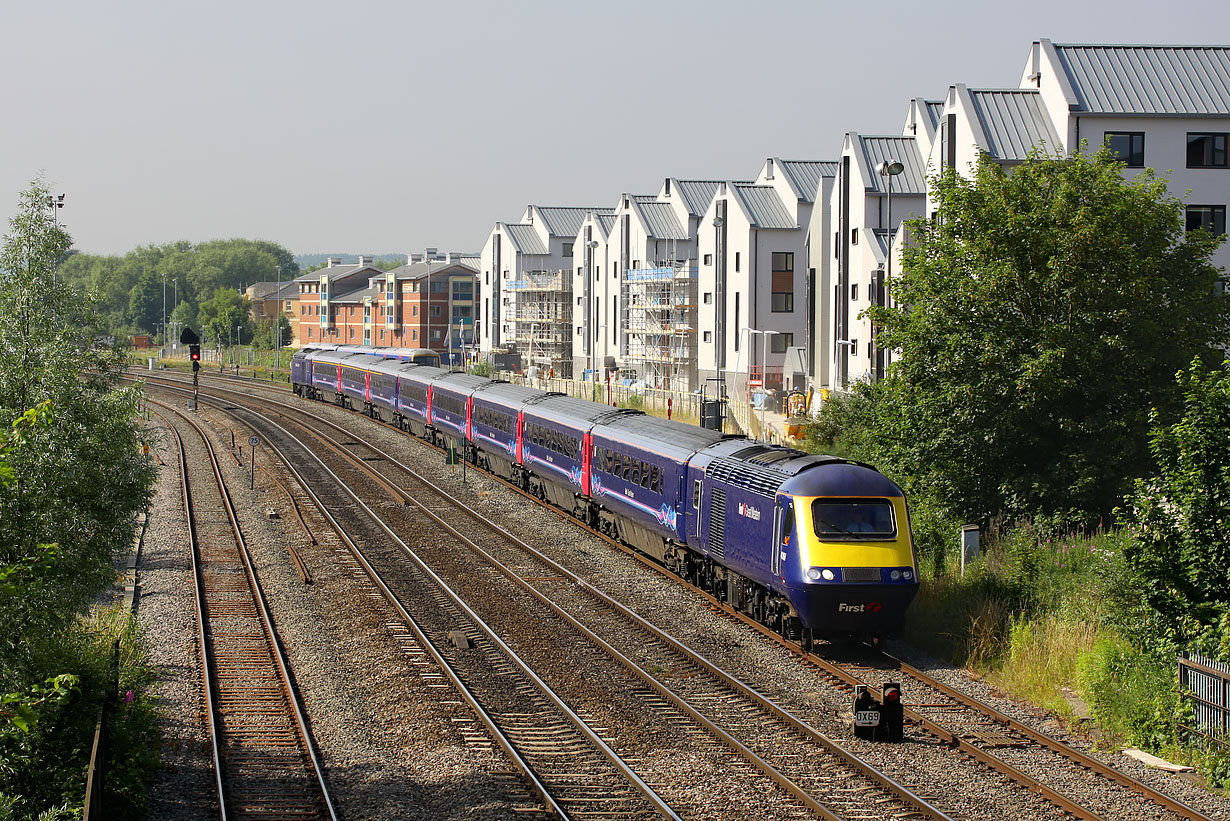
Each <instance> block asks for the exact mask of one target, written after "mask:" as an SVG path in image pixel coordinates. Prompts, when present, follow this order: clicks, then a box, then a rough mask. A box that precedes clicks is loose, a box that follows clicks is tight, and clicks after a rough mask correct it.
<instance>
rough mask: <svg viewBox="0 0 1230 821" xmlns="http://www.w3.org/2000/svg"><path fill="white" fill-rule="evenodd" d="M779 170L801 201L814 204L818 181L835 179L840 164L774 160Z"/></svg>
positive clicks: (824, 161)
mask: <svg viewBox="0 0 1230 821" xmlns="http://www.w3.org/2000/svg"><path fill="white" fill-rule="evenodd" d="M775 162H776V164H777V167H778V169H780V170H781V171H782V172H783V173H784V174H785V175H786V177H787V178H788V179H789V180H790V185H791V187H792V188H794V190H795V191H797V192H799V195H800V197H801V198H802V199H804V200H806V201H807V202H815V201H816V194H817V193H818V192H819V191H820V181H821V180H822V179H824V178H825V177H836V176H837V169H838V167H839V165H840V163H837V162H830V161H827V160H775Z"/></svg>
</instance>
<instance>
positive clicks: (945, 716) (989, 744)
mask: <svg viewBox="0 0 1230 821" xmlns="http://www.w3.org/2000/svg"><path fill="white" fill-rule="evenodd" d="M347 435H351V434H347ZM416 441H419V440H416ZM514 490H515V488H514ZM416 492H421V491H417V490H416ZM518 492H519V491H518ZM548 509H550V510H551V511H552V512H553V513H555V514H556V515H557V516H559V517H560V518H561V519H566V520H568V521H570V522H572V521H573V520H572V519H571V518H570V517H569V516H567V515H566V514H563V513H562V512H558V511H555V510H554V509H553V508H548ZM599 537H600V538H604V539H605V537H601V536H599ZM606 541H608V542H609V543H610V544H612V545H614V546H616V547H617V548H619V549H620V550H622V551H624V552H625V553H628V554H629V555H632V556H634V557H635V558H636V559H637V560H638V561H640V562H641V563H642V564H644V565H646V566H647V567H651V568H653V569H654V570H656V571H657V572H659V573H662V574H663V575H664V576H666V577H668V578H670V579H672V580H675V581H677V582H678V583H679V584H683V585H685V586H687V587H689V588H690V589H692V590H694V591H696V592H700V593H701V594H702V595H703V596H705V597H706V598H707V599H708V600H709V603H710V606H711V608H712V609H714V610H716V611H718V612H720V613H722V614H723V615H725V616H727V617H729V618H732V619H736V620H739V621H741V622H743V623H746V624H748V625H750V626H752V627H753V628H755V629H756V630H758V631H760V632H762V633H764V634H765V635H768V636H770V637H772V638H773V639H775V640H776V641H778V642H780V643H782V644H784V645H786V646H788V647H789V648H790V649H791V651H792V652H794V653H797V654H799V655H800V657H801V658H803V659H804V660H806V661H807V663H809V664H813V665H815V666H816V667H817V669H819V670H821V671H822V673H823V675H825V676H827V677H828V678H829V680H830V681H832V682H834V683H836V684H838V685H839V686H841V687H852V686H853V685H855V684H857V683H870V684H873V685H876V684H878V683H879V681H882V680H884V679H885V678H888V677H892V676H897V675H904V676H907V677H908V678H910V679H913V682H911V683H909V684H907V689H906V692H907V695H908V696H913V697H914V698H913V701H914V703H916V704H918V703H926V704H929V705H940V706H934V707H931V708H929V709H928V710H926V711H920V710H910V711H909V712H907V717H908V719H909V720H910V721H911V723H913V724H914V725H915V726H918V727H920V728H921V729H923V730H924V731H925V732H926V733H928V734H929V735H931V736H933V737H934V738H936V739H938V740H939V741H940V742H941V743H942V744H944V745H946V746H948V747H950V748H952V749H953V750H954V752H955V754H956V755H958V756H960V757H965V758H969V759H972V760H975V761H978V762H979V763H980V764H981V765H983V766H985V767H989V768H991V769H993V770H994V771H996V772H998V773H1000V774H1002V775H1004V776H1006V777H1007V778H1009V779H1011V780H1013V781H1014V782H1016V783H1017V784H1019V785H1020V786H1021V787H1022V788H1024V789H1027V790H1030V791H1032V792H1034V793H1036V794H1037V795H1040V796H1042V797H1044V798H1045V799H1046V800H1047V801H1048V802H1050V804H1051V805H1052V807H1054V808H1057V809H1058V810H1060V811H1062V812H1064V813H1066V814H1070V815H1072V816H1074V817H1078V818H1089V819H1094V818H1102V817H1126V818H1150V817H1156V818H1159V819H1169V818H1175V817H1179V818H1188V819H1207V818H1208V816H1205V815H1203V814H1201V813H1200V812H1198V811H1196V810H1194V809H1192V808H1191V807H1188V806H1186V805H1184V804H1183V803H1181V802H1179V801H1176V800H1175V799H1173V798H1171V797H1169V796H1167V795H1165V794H1164V793H1161V792H1160V791H1157V790H1154V789H1153V788H1151V787H1149V786H1147V785H1145V784H1142V783H1140V782H1138V781H1136V780H1135V779H1132V778H1131V777H1129V776H1127V775H1125V774H1124V773H1122V772H1120V771H1118V770H1115V769H1114V768H1112V767H1108V766H1107V765H1105V764H1102V763H1101V762H1099V761H1097V760H1096V759H1093V758H1091V757H1089V756H1087V755H1085V754H1084V753H1081V752H1080V751H1078V750H1075V749H1072V748H1070V747H1068V746H1067V745H1064V744H1062V743H1060V742H1058V741H1055V740H1054V739H1051V738H1049V737H1047V736H1045V735H1044V734H1042V733H1038V732H1037V731H1035V730H1032V729H1030V728H1028V727H1026V726H1025V725H1023V724H1021V723H1020V722H1017V721H1015V720H1014V719H1012V718H1011V717H1009V716H1006V715H1004V714H1002V713H1000V712H998V711H995V710H993V709H992V708H990V707H988V706H986V705H983V704H981V703H979V702H977V701H975V700H973V699H970V698H969V697H968V696H964V694H962V693H960V692H959V691H956V690H953V689H952V688H949V687H947V686H946V685H943V684H942V683H940V682H936V681H934V680H933V679H930V677H927V676H926V675H925V674H923V673H922V672H921V671H917V670H915V669H914V668H911V667H909V666H908V665H904V664H901V663H900V662H897V661H896V660H895V659H888V658H884V659H880V660H879V661H872V662H870V663H869V664H868V665H864V666H863V668H862V669H861V671H856V670H855V669H854V668H853V667H850V666H847V667H846V669H844V670H842V669H841V668H840V667H839V666H838V665H835V664H834V663H833V662H832V661H830V660H827V659H824V658H822V657H820V656H818V655H815V654H808V653H803V652H802V649H801V648H799V647H798V646H797V645H794V644H793V643H791V642H787V641H785V640H784V639H783V638H782V637H781V636H779V635H778V634H776V633H775V632H773V631H771V630H769V629H768V628H765V627H763V626H762V625H759V624H758V623H756V622H754V621H752V620H750V619H748V618H747V617H745V616H744V615H743V614H741V613H736V612H734V611H733V610H731V608H729V607H728V606H726V605H725V604H723V603H722V602H719V601H718V600H716V599H715V598H713V597H712V596H710V595H709V594H708V593H707V592H706V591H703V590H699V589H698V588H694V587H691V586H690V585H687V584H686V582H683V581H682V580H678V579H676V577H674V576H673V575H671V574H669V573H666V572H665V571H663V570H662V569H661V568H659V567H658V566H657V565H655V564H653V563H652V562H649V561H647V560H645V559H644V558H643V557H641V556H640V555H639V554H636V553H635V552H634V551H630V550H628V549H627V548H625V547H623V546H622V545H619V544H617V543H615V542H611V541H610V540H609V539H606ZM514 572H515V571H514ZM522 575H526V574H522ZM540 575H541V574H540ZM555 575H557V571H554V570H552V571H550V575H548V576H545V577H544V578H552V577H553V576H555ZM649 666H651V667H657V668H663V669H669V668H667V667H666V666H665V665H663V664H662V663H661V662H660V661H657V662H649ZM860 672H861V673H862V674H861V675H860ZM890 674H891V675H890ZM920 697H921V701H920ZM958 704H960V705H961V706H960V710H963V711H968V712H969V713H971V714H973V713H975V712H976V714H977V716H978V717H975V718H970V717H966V718H964V719H962V721H961V722H960V723H956V722H954V713H955V712H956V710H957V706H956V705H958ZM907 706H908V705H907ZM950 727H951V728H952V729H950ZM1028 748H1033V749H1044V750H1047V751H1049V754H1050V755H1051V756H1053V762H1052V763H1051V764H1050V765H1049V766H1047V767H1044V768H1042V769H1041V770H1039V769H1038V768H1037V766H1036V765H1031V764H1030V763H1029V762H1025V763H1022V762H1021V761H1020V759H1022V758H1025V756H1021V755H1020V754H1019V751H1020V750H1023V749H1028ZM1018 764H1020V766H1018ZM1031 770H1032V774H1031ZM1090 775H1094V776H1095V777H1096V778H1097V779H1100V780H1101V781H1104V782H1105V784H1106V789H1107V790H1109V791H1111V792H1112V793H1114V796H1115V797H1114V798H1113V800H1112V802H1111V803H1112V804H1113V805H1114V806H1113V807H1111V808H1109V809H1107V810H1105V811H1103V814H1099V810H1097V809H1091V808H1089V807H1086V806H1082V805H1081V803H1079V802H1078V801H1075V800H1072V799H1070V798H1068V797H1067V796H1066V795H1065V794H1064V792H1063V789H1062V785H1063V783H1064V782H1065V781H1071V780H1072V779H1074V778H1082V777H1083V778H1086V779H1087V778H1088V777H1089V776H1090ZM1085 803H1088V802H1087V801H1086V802H1085ZM1124 807H1127V808H1128V809H1126V810H1125V809H1124ZM1124 812H1126V813H1127V814H1126V815H1125V814H1123V813H1124Z"/></svg>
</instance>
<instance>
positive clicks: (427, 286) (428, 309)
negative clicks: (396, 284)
mask: <svg viewBox="0 0 1230 821" xmlns="http://www.w3.org/2000/svg"><path fill="white" fill-rule="evenodd" d="M423 257H424V259H425V260H426V262H427V279H425V280H424V281H423V287H424V288H425V289H426V290H427V304H426V307H424V308H423V310H424V311H426V312H427V350H429V351H430V350H432V347H431V249H430V248H428V249H427V252H426V253H425V254H423Z"/></svg>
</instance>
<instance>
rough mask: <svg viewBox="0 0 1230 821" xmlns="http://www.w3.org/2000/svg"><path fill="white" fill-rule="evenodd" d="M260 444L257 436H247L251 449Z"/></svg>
mask: <svg viewBox="0 0 1230 821" xmlns="http://www.w3.org/2000/svg"><path fill="white" fill-rule="evenodd" d="M260 443H261V440H260V437H259V436H249V437H248V444H249V445H251V446H252V447H256V446H257V445H259V444H260Z"/></svg>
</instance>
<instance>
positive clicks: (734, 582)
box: [291, 348, 918, 646]
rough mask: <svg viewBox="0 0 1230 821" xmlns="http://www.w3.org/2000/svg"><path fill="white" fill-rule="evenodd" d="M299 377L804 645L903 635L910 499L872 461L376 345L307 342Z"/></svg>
mask: <svg viewBox="0 0 1230 821" xmlns="http://www.w3.org/2000/svg"><path fill="white" fill-rule="evenodd" d="M291 382H292V384H293V388H294V391H295V393H296V394H298V395H299V396H302V397H305V398H309V399H316V400H323V401H328V402H333V403H336V404H338V405H340V406H342V407H345V408H349V409H351V410H355V411H359V412H362V413H365V414H367V415H368V416H371V417H373V418H375V419H378V420H381V421H384V422H387V423H390V424H392V425H396V426H397V427H399V428H401V429H402V430H406V431H409V432H411V433H412V434H414V435H415V436H418V437H421V438H423V439H426V440H428V441H431V442H434V443H435V444H437V445H440V446H443V447H451V448H454V449H455V450H456V451H457V452H458V453H461V454H462V455H463V456H464V458H465V459H467V460H468V461H469V462H470V463H472V464H474V465H476V466H478V467H480V468H482V469H484V470H487V471H490V472H491V473H493V474H495V475H497V476H500V477H502V478H504V479H506V480H508V481H510V482H512V483H515V484H516V485H518V486H519V487H521V488H523V489H524V490H526V491H528V492H530V493H532V494H533V495H535V496H537V497H538V498H540V499H542V500H544V501H547V502H550V503H551V504H553V505H556V506H558V507H560V508H562V509H564V510H566V511H568V512H569V513H571V514H572V515H573V516H574V517H576V518H577V519H578V520H580V521H581V522H584V523H585V524H586V525H588V526H590V527H592V528H594V529H596V530H598V531H600V532H602V533H605V534H607V535H609V536H612V537H614V538H616V539H619V540H621V541H622V542H624V543H626V544H628V545H630V546H632V547H635V548H637V549H638V550H640V551H642V552H643V553H645V554H647V555H648V556H650V557H652V558H653V559H655V560H657V561H658V562H660V563H661V564H663V565H664V566H665V567H667V568H668V569H670V570H671V571H673V572H675V573H677V574H679V575H680V576H683V577H684V578H687V579H688V580H690V581H692V582H693V583H695V584H697V585H698V586H700V587H702V588H704V589H707V590H709V591H710V592H711V593H713V594H714V595H715V596H717V597H718V598H719V599H721V600H722V601H725V602H727V603H729V604H730V605H731V606H732V607H734V608H736V609H738V610H741V611H743V612H746V613H747V614H749V615H751V616H753V617H754V618H756V619H758V620H760V621H761V622H763V623H765V624H768V625H770V626H772V627H774V628H775V629H777V630H779V631H781V632H782V633H783V634H784V635H787V636H788V637H790V638H796V639H798V640H800V641H801V642H802V643H803V644H804V645H805V646H809V645H810V643H811V641H812V639H813V638H814V637H816V636H824V637H848V636H856V637H861V638H879V637H882V636H888V635H893V634H895V633H897V632H898V631H899V630H900V628H901V626H902V624H903V621H904V617H905V611H906V607H907V606H908V605H909V603H910V601H911V600H912V599H913V598H914V595H915V593H916V592H917V590H918V566H917V558H916V556H915V552H914V547H913V540H912V537H911V533H910V519H909V513H908V509H907V505H906V500H905V497H904V494H903V493H902V491H901V488H899V487H898V486H897V485H896V484H894V483H893V482H891V481H890V480H889V479H887V478H886V477H885V476H883V475H882V474H880V473H879V472H878V471H876V470H875V469H874V468H872V467H870V466H868V465H864V464H860V463H857V462H852V461H847V460H845V459H839V458H836V457H832V456H816V455H809V454H805V453H802V452H800V451H798V450H793V449H790V448H786V447H780V446H775V445H768V444H764V443H761V442H757V441H753V440H750V439H747V438H745V437H743V436H730V435H723V434H721V433H717V432H714V431H710V430H706V429H703V428H698V427H693V426H691V425H685V424H682V423H679V422H670V421H667V420H664V419H659V418H656V417H652V416H647V415H645V414H644V413H642V412H640V411H636V410H628V409H619V408H613V407H610V406H608V405H604V404H600V403H596V402H589V401H585V400H582V399H576V398H573V397H570V396H566V395H562V394H559V393H552V392H549V391H543V390H538V389H536V388H531V387H527V386H522V385H513V384H510V383H508V382H503V381H500V380H493V379H487V378H484V377H480V376H475V375H473V374H468V373H453V372H450V371H448V370H446V369H441V368H439V367H433V366H431V365H423V364H417V363H415V362H412V361H406V360H401V359H389V358H385V357H384V355H383V354H382V353H381V352H380V351H379V350H378V349H354V348H349V349H335V350H323V349H313V348H306V349H304V350H302V351H300V352H298V353H296V354H295V356H294V359H293V361H292V366H291Z"/></svg>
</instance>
